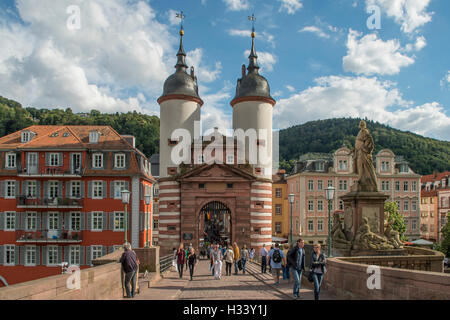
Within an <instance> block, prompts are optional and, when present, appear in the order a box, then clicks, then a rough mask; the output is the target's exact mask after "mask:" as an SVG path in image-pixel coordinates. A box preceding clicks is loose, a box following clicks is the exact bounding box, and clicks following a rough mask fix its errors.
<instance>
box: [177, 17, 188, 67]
mask: <svg viewBox="0 0 450 320" xmlns="http://www.w3.org/2000/svg"><path fill="white" fill-rule="evenodd" d="M176 17H177V18H179V19H180V22H181V27H180V48H179V49H178V53H177V64H176V65H175V69H177V72H181V71H184V72H186V69H187V67H188V66H187V64H186V53H185V52H184V48H183V36H184V29H183V20H184V19H185V18H186V16H185V15H184V14H183V11H181V12H180V13H177V14H176Z"/></svg>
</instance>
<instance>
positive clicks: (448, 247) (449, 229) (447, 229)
mask: <svg viewBox="0 0 450 320" xmlns="http://www.w3.org/2000/svg"><path fill="white" fill-rule="evenodd" d="M441 232H442V238H443V239H442V242H441V245H440V250H441V252H442V253H443V254H445V256H446V257H450V214H448V216H447V223H446V224H445V226H443V227H442V229H441Z"/></svg>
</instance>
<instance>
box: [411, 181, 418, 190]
mask: <svg viewBox="0 0 450 320" xmlns="http://www.w3.org/2000/svg"><path fill="white" fill-rule="evenodd" d="M411 191H417V181H412V182H411Z"/></svg>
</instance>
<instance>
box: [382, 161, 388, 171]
mask: <svg viewBox="0 0 450 320" xmlns="http://www.w3.org/2000/svg"><path fill="white" fill-rule="evenodd" d="M381 171H390V165H389V161H381Z"/></svg>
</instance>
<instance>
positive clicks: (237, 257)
mask: <svg viewBox="0 0 450 320" xmlns="http://www.w3.org/2000/svg"><path fill="white" fill-rule="evenodd" d="M233 253H234V274H235V275H237V274H238V263H239V260H240V259H241V255H240V252H239V247H238V245H237V243H236V242H235V243H234V244H233ZM241 263H242V262H241Z"/></svg>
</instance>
